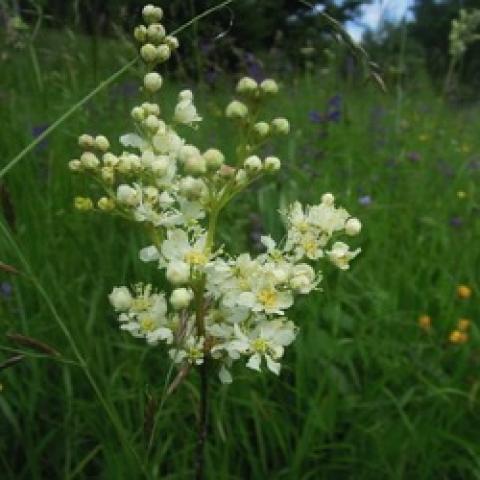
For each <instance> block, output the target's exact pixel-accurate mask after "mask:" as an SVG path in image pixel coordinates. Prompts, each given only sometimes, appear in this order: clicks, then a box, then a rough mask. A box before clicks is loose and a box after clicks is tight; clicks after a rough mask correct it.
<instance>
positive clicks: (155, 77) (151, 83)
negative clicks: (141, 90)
mask: <svg viewBox="0 0 480 480" xmlns="http://www.w3.org/2000/svg"><path fill="white" fill-rule="evenodd" d="M162 83H163V81H162V76H161V75H160V74H159V73H157V72H150V73H147V74H146V75H145V77H144V79H143V84H144V86H145V88H146V89H147V90H148V91H149V92H150V93H155V92H157V91H158V90H160V88H161V87H162Z"/></svg>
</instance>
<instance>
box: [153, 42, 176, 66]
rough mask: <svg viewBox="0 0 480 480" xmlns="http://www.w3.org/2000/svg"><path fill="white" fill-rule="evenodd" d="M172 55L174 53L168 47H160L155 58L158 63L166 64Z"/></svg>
mask: <svg viewBox="0 0 480 480" xmlns="http://www.w3.org/2000/svg"><path fill="white" fill-rule="evenodd" d="M171 55H172V51H171V50H170V47H169V46H168V45H165V44H163V45H159V46H158V47H157V50H156V54H155V58H156V60H157V61H158V62H160V63H162V62H166V61H167V60H168V59H169V58H170V56H171Z"/></svg>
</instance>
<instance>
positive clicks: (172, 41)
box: [164, 35, 180, 51]
mask: <svg viewBox="0 0 480 480" xmlns="http://www.w3.org/2000/svg"><path fill="white" fill-rule="evenodd" d="M164 42H165V43H166V44H167V45H168V46H169V47H170V50H172V51H173V50H176V49H177V48H178V47H179V46H180V44H179V42H178V38H177V37H174V36H173V35H167V36H166V37H165V40H164Z"/></svg>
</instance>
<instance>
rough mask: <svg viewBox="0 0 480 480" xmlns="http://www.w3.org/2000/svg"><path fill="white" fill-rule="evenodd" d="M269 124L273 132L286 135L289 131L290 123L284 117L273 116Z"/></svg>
mask: <svg viewBox="0 0 480 480" xmlns="http://www.w3.org/2000/svg"><path fill="white" fill-rule="evenodd" d="M271 126H272V129H273V131H274V132H275V133H280V134H282V135H287V134H288V133H289V132H290V123H289V122H288V120H287V119H286V118H275V119H274V120H272V123H271Z"/></svg>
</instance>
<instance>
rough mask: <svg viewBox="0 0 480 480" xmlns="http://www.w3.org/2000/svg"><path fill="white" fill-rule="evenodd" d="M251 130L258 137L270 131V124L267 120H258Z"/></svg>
mask: <svg viewBox="0 0 480 480" xmlns="http://www.w3.org/2000/svg"><path fill="white" fill-rule="evenodd" d="M253 130H254V132H255V133H256V134H257V135H258V136H259V137H261V138H263V137H266V136H267V135H268V133H269V132H270V125H269V124H268V123H267V122H258V123H256V124H255V125H254V126H253Z"/></svg>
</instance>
